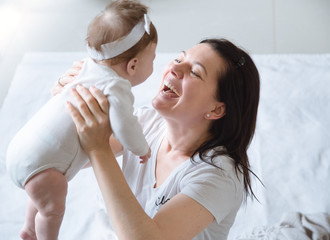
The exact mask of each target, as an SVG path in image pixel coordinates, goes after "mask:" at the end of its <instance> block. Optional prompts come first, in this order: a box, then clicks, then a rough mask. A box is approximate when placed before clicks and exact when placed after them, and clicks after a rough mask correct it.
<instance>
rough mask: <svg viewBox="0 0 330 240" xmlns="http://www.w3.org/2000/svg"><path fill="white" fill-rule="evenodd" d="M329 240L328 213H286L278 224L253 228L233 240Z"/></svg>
mask: <svg viewBox="0 0 330 240" xmlns="http://www.w3.org/2000/svg"><path fill="white" fill-rule="evenodd" d="M311 239H312V240H330V215H329V214H328V213H313V214H302V213H300V212H287V213H285V214H283V216H282V219H281V221H280V222H279V223H277V224H274V225H270V226H261V227H255V228H254V229H253V230H252V232H251V233H249V234H245V235H242V236H239V237H236V238H235V240H311Z"/></svg>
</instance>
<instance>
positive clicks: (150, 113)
mask: <svg viewBox="0 0 330 240" xmlns="http://www.w3.org/2000/svg"><path fill="white" fill-rule="evenodd" d="M134 115H135V116H136V117H137V119H138V121H139V122H140V124H141V125H142V127H143V128H144V127H145V126H152V125H157V124H162V123H163V122H164V121H163V119H162V117H161V116H160V115H159V114H158V112H157V111H156V110H155V109H154V108H153V107H151V106H142V107H139V108H137V109H136V110H135V112H134Z"/></svg>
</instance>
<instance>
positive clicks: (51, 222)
mask: <svg viewBox="0 0 330 240" xmlns="http://www.w3.org/2000/svg"><path fill="white" fill-rule="evenodd" d="M67 187H68V183H67V180H66V178H65V177H64V175H63V174H62V173H61V172H59V171H57V170H55V169H48V170H45V171H42V172H40V173H38V174H37V175H35V176H34V177H33V178H31V180H29V181H28V182H27V184H26V185H25V190H26V192H27V193H28V195H29V196H30V199H31V201H32V202H33V205H34V206H35V208H36V209H37V211H38V213H37V215H36V218H35V231H36V236H37V239H38V240H44V239H47V240H53V239H54V240H57V239H58V233H59V229H60V226H61V223H62V219H63V216H64V211H65V199H66V194H67Z"/></svg>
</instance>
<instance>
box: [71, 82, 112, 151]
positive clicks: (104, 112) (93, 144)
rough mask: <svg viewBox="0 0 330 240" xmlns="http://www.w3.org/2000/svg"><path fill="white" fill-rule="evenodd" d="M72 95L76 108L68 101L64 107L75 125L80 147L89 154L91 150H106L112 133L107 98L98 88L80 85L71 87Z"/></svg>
mask: <svg viewBox="0 0 330 240" xmlns="http://www.w3.org/2000/svg"><path fill="white" fill-rule="evenodd" d="M72 96H73V98H74V101H75V103H76V106H77V108H75V107H74V106H73V105H72V104H71V103H70V102H67V103H66V107H67V110H68V112H69V114H70V115H71V117H72V120H73V122H74V124H75V125H76V128H77V132H78V135H79V140H80V144H81V145H82V148H83V149H84V151H85V152H86V154H87V155H89V156H90V154H92V153H93V152H97V153H98V152H100V151H103V150H106V151H108V150H109V148H110V145H109V137H110V135H111V134H112V130H111V127H110V120H109V102H108V99H107V98H106V97H105V96H104V95H103V93H102V92H101V91H100V90H99V89H97V88H95V87H91V88H90V89H87V88H85V87H83V86H81V85H78V86H77V88H76V89H72Z"/></svg>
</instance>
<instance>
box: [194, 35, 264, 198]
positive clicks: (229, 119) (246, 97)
mask: <svg viewBox="0 0 330 240" xmlns="http://www.w3.org/2000/svg"><path fill="white" fill-rule="evenodd" d="M201 43H204V44H209V45H210V46H211V47H212V48H213V49H214V50H215V51H216V52H217V53H218V54H219V56H220V57H221V58H222V59H224V61H225V62H226V65H225V66H219V69H223V70H222V71H219V72H220V73H219V78H218V88H217V92H216V98H217V100H218V101H220V102H223V103H225V106H226V114H225V116H224V117H222V118H220V119H218V120H215V121H214V122H213V123H212V126H211V128H210V129H209V133H210V135H211V138H210V139H209V140H208V141H206V142H205V143H204V144H202V145H201V146H200V147H199V148H198V149H197V150H196V151H195V152H194V154H193V156H194V155H196V154H197V153H198V154H199V156H200V158H201V159H202V160H203V161H205V162H207V163H209V164H211V165H213V166H215V167H217V166H216V165H215V164H214V163H213V158H214V157H216V156H219V155H228V156H229V157H231V158H232V159H233V160H234V161H235V169H236V173H237V171H239V172H241V173H243V176H244V188H245V193H246V194H245V196H247V195H250V196H252V197H255V195H254V192H253V190H252V187H251V178H250V173H252V174H253V175H254V176H256V175H255V174H254V173H253V172H252V171H251V169H250V163H249V158H248V155H247V149H248V147H249V145H250V143H251V140H252V138H253V135H254V132H255V128H256V121H257V112H258V104H259V95H260V79H259V73H258V70H257V67H256V66H255V64H254V62H253V60H252V59H251V57H250V56H249V55H248V54H247V53H246V52H245V51H243V50H242V49H240V48H238V47H237V46H235V45H234V44H233V43H231V42H230V41H228V40H226V39H206V40H204V41H202V42H201ZM218 146H223V147H224V148H223V149H221V150H219V148H218V150H217V148H216V147H218ZM211 149H213V150H214V153H213V156H211V158H210V159H207V155H206V153H207V152H208V151H209V150H211Z"/></svg>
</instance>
